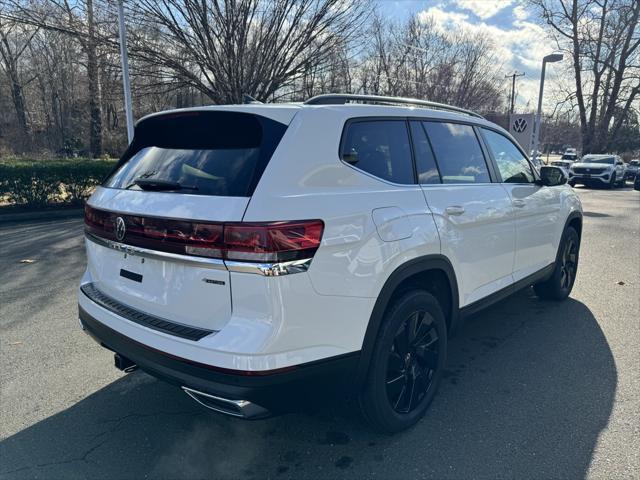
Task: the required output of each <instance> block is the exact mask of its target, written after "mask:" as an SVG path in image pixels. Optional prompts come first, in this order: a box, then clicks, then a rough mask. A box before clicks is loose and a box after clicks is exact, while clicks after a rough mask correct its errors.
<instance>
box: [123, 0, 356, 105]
mask: <svg viewBox="0 0 640 480" xmlns="http://www.w3.org/2000/svg"><path fill="white" fill-rule="evenodd" d="M131 13H132V14H133V15H135V16H136V18H138V19H140V22H141V24H144V25H145V27H146V28H145V29H144V30H142V29H140V30H138V32H139V34H136V33H135V32H132V35H131V49H132V53H133V55H134V56H137V57H138V58H141V59H145V60H146V61H147V62H149V63H151V64H154V65H162V67H163V71H164V72H165V73H166V75H167V77H170V78H174V79H179V80H180V81H182V82H184V83H186V84H188V85H191V86H193V87H194V88H196V89H197V90H199V91H201V92H203V93H204V94H205V95H206V96H207V97H209V98H210V99H212V100H213V101H214V102H216V103H237V102H241V101H242V95H243V94H245V93H246V94H249V95H251V96H253V97H255V98H257V99H258V100H267V99H268V98H270V97H271V96H272V95H273V94H274V93H275V92H276V91H278V90H279V89H281V88H283V87H285V86H287V85H290V84H291V83H292V82H293V81H294V80H295V79H297V78H299V77H301V76H302V75H304V73H305V72H308V71H309V69H310V68H311V67H313V66H314V65H318V64H322V63H324V62H326V61H327V60H328V59H329V58H330V56H331V54H332V53H333V52H334V50H335V48H336V47H337V46H339V45H341V44H342V43H344V42H345V41H348V40H349V39H350V38H351V37H352V36H353V35H354V34H355V33H356V32H357V31H358V29H359V26H360V25H361V24H362V23H363V22H364V20H365V18H366V9H365V3H364V1H363V0H355V1H350V2H344V1H343V0H274V1H263V0H235V1H232V0H213V1H207V2H204V1H196V0H140V1H139V2H138V3H137V4H136V6H133V7H132V9H131Z"/></svg>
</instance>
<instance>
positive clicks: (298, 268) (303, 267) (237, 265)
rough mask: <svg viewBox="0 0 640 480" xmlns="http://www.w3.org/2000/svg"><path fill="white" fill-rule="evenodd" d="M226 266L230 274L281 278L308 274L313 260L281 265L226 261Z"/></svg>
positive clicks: (280, 263)
mask: <svg viewBox="0 0 640 480" xmlns="http://www.w3.org/2000/svg"><path fill="white" fill-rule="evenodd" d="M225 265H226V266H227V269H228V270H229V271H230V272H238V273H255V274H258V275H264V276H265V277H279V276H281V275H290V274H292V273H301V272H306V271H307V270H309V266H310V265H311V259H310V258H305V259H303V260H292V261H289V262H279V263H252V262H234V261H231V260H225Z"/></svg>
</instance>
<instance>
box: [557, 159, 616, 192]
mask: <svg viewBox="0 0 640 480" xmlns="http://www.w3.org/2000/svg"><path fill="white" fill-rule="evenodd" d="M625 170H626V167H625V164H624V162H623V161H622V158H620V157H619V156H618V155H609V154H602V155H595V154H590V155H585V156H584V157H582V159H581V160H580V162H575V163H573V164H572V165H571V168H570V169H569V185H571V186H574V185H576V184H582V185H587V186H591V185H605V186H608V187H609V188H613V187H615V186H618V187H621V186H623V185H624V175H625Z"/></svg>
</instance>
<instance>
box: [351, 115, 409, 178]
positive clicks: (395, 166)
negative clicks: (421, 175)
mask: <svg viewBox="0 0 640 480" xmlns="http://www.w3.org/2000/svg"><path fill="white" fill-rule="evenodd" d="M340 157H341V158H342V159H343V160H344V161H345V162H347V163H349V164H351V165H353V166H355V167H356V168H359V169H360V170H364V171H365V172H367V173H370V174H371V175H375V176H376V177H379V178H382V179H384V180H388V181H390V182H394V183H406V184H413V183H415V181H414V176H413V163H412V160H411V146H410V143H409V135H408V132H407V124H406V122H405V121H404V120H371V121H355V122H352V123H349V124H348V125H347V131H346V133H345V135H344V138H343V142H342V148H341V151H340Z"/></svg>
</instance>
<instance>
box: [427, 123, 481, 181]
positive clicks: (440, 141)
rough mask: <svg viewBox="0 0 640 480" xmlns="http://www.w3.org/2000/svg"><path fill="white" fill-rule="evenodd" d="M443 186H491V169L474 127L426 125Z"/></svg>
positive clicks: (445, 124)
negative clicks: (464, 184)
mask: <svg viewBox="0 0 640 480" xmlns="http://www.w3.org/2000/svg"><path fill="white" fill-rule="evenodd" d="M423 125H424V128H425V131H426V132H427V135H428V136H429V140H430V142H431V146H432V147H433V153H434V154H435V157H436V161H437V163H438V168H439V169H440V175H441V177H442V183H490V182H491V178H490V177H489V170H488V168H487V163H486V161H485V158H484V155H483V153H482V148H481V147H480V143H479V142H478V138H477V137H476V134H475V131H474V129H473V127H472V126H471V125H464V124H460V123H447V122H423Z"/></svg>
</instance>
